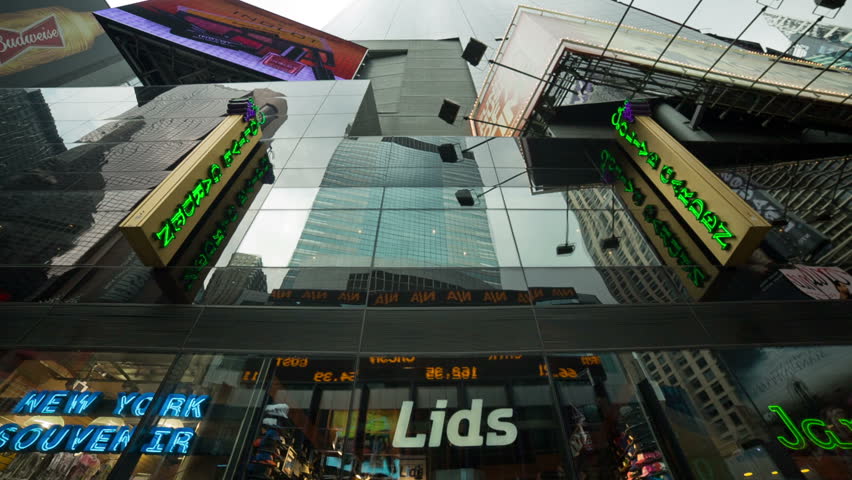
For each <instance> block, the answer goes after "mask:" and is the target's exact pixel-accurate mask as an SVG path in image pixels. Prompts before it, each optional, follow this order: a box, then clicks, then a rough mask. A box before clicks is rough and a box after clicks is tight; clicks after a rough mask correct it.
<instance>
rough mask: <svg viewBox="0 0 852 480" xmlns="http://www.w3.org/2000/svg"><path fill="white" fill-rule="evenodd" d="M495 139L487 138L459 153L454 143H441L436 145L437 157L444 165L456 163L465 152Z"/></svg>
mask: <svg viewBox="0 0 852 480" xmlns="http://www.w3.org/2000/svg"><path fill="white" fill-rule="evenodd" d="M465 118H467V117H465ZM495 138H497V137H490V138H487V139H485V140H483V141H481V142H479V143H477V144H476V145H474V146H472V147H467V148H465V149H464V150H462V151H461V152H457V151H456V147H458V146H459V145H457V144H455V143H442V144H441V145H438V155H440V156H441V161H442V162H444V163H456V162H458V161H460V160H461V159H462V156H463V155H464V154H465V152H469V151H471V150H473V149H474V148H476V147H478V146H480V145H482V144H484V143H488V142H490V141H491V140H494V139H495ZM459 153H461V154H462V156H459Z"/></svg>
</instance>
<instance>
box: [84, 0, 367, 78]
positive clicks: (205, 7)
mask: <svg viewBox="0 0 852 480" xmlns="http://www.w3.org/2000/svg"><path fill="white" fill-rule="evenodd" d="M95 15H96V16H97V17H99V19H101V21H104V20H106V21H112V22H115V23H117V24H120V25H123V26H125V27H129V28H132V29H134V30H137V31H139V32H142V33H145V34H147V35H152V36H154V37H157V38H160V39H163V40H167V41H169V42H171V43H174V44H177V45H181V46H183V47H186V48H189V49H191V50H195V51H197V52H200V53H203V54H206V55H209V56H212V57H215V58H217V59H219V60H223V61H226V62H229V63H233V64H235V65H237V66H239V67H240V68H248V69H251V70H254V71H256V72H258V73H261V74H265V75H268V76H270V77H273V78H278V79H280V80H287V81H300V80H336V79H337V80H349V79H352V78H353V77H354V76H355V73H356V72H357V71H358V67H359V66H360V65H361V63H362V62H363V60H364V57H365V56H366V54H367V49H366V48H364V47H362V46H360V45H357V44H355V43H352V42H349V41H346V40H343V39H341V38H338V37H335V36H333V35H329V34H327V33H325V32H321V31H319V30H316V29H313V28H310V27H308V26H306V25H302V24H301V23H297V22H294V21H292V20H289V19H286V18H284V17H281V16H278V15H275V14H274V13H270V12H267V11H265V10H262V9H260V8H257V7H255V6H252V5H249V4H246V3H243V2H240V1H239V0H148V1H145V2H141V3H137V4H133V5H127V6H124V7H119V8H110V9H107V10H101V11H98V12H95Z"/></svg>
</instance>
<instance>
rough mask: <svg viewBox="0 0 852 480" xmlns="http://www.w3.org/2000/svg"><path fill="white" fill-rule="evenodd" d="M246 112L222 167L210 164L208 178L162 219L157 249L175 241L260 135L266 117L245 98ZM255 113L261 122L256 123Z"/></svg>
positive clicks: (196, 184)
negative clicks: (244, 149)
mask: <svg viewBox="0 0 852 480" xmlns="http://www.w3.org/2000/svg"><path fill="white" fill-rule="evenodd" d="M247 103H248V105H247V106H246V113H245V115H244V117H243V119H244V120H245V121H246V122H247V123H248V126H247V127H246V128H245V130H243V131H242V132H241V133H240V137H239V138H238V139H236V140H234V143H233V144H232V145H231V147H230V148H228V149H226V150H225V153H223V154H222V158H221V164H222V165H221V166H220V165H219V164H218V163H212V164H211V165H210V167H209V169H208V174H207V178H202V179H199V180H198V181H197V182H196V183H195V187H194V188H193V189H192V190H190V191H189V192H187V194H186V196H185V197H184V199H183V201H182V202H181V203H180V204H178V206H177V207H176V208H175V210H174V213H172V215H171V216H170V217H169V218H167V219H165V220H163V222H162V226H161V227H160V230H158V231H156V232H154V233H152V234H151V235H152V236H153V237H154V238H155V239H156V240H159V241H160V248H166V247H168V246H169V244H171V243H172V241H173V240H174V239H175V238H176V236H177V233H178V232H180V231H181V228H182V227H184V226H185V225H186V220H187V218H189V217H192V216H193V215H194V214H195V209H196V207H198V206H200V205H201V201H202V200H203V199H204V198H205V197H207V196H209V195H210V188H211V186H212V185H216V184H218V183H219V182H220V181H221V180H222V169H223V168H230V167H231V165H232V164H233V162H234V158H235V157H236V156H237V155H240V154H242V147H243V146H245V145H247V144H249V143H251V137H254V136H255V135H257V134H258V133H259V132H260V126H261V125H263V124H264V123H266V116H265V115H264V114H263V112H259V111H257V110H256V108H255V106H254V100H252V99H248V102H247ZM258 113H259V114H260V117H261V118H260V120H258V118H257V117H258Z"/></svg>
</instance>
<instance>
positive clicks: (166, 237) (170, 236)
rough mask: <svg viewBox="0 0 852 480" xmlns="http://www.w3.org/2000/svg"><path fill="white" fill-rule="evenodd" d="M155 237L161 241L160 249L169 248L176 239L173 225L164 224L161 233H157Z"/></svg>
mask: <svg viewBox="0 0 852 480" xmlns="http://www.w3.org/2000/svg"><path fill="white" fill-rule="evenodd" d="M154 237H155V238H157V240H160V241H161V245H160V248H166V247H168V246H169V244H170V243H172V240H174V239H175V234H174V231H173V230H172V226H171V224H169V223H168V222H163V228H161V229H160V231H159V232H157V233H155V234H154Z"/></svg>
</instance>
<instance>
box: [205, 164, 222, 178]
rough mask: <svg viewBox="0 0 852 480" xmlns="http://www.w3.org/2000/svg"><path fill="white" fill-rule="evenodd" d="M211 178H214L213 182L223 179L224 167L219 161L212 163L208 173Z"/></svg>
mask: <svg viewBox="0 0 852 480" xmlns="http://www.w3.org/2000/svg"><path fill="white" fill-rule="evenodd" d="M208 178H210V180H213V183H219V181H220V180H222V167H220V166H219V164H218V163H214V164H213V165H210V173H209V175H208Z"/></svg>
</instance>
